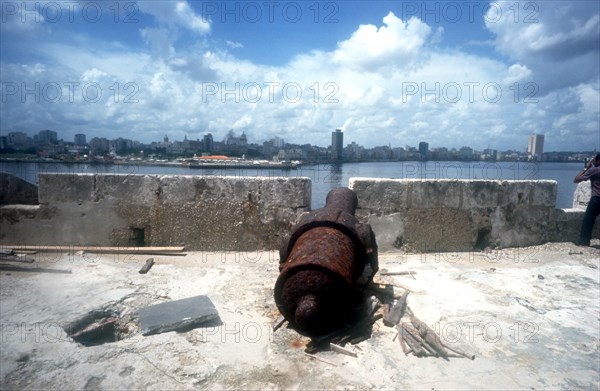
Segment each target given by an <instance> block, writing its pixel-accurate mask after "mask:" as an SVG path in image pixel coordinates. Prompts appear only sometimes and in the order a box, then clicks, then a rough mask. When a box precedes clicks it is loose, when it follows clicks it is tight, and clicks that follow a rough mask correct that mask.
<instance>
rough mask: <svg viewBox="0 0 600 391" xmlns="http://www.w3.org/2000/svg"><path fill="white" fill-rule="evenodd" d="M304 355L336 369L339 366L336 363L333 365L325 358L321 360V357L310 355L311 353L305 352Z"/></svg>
mask: <svg viewBox="0 0 600 391" xmlns="http://www.w3.org/2000/svg"><path fill="white" fill-rule="evenodd" d="M304 354H305V355H307V356H308V357H310V358H312V359H314V360H318V361H321V362H324V363H326V364H329V365H333V366H334V367H337V365H336V364H334V363H332V362H331V361H327V360H325V359H324V358H321V357H319V356H315V355H314V354H310V353H306V352H304Z"/></svg>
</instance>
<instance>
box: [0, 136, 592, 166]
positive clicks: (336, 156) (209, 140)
mask: <svg viewBox="0 0 600 391" xmlns="http://www.w3.org/2000/svg"><path fill="white" fill-rule="evenodd" d="M330 134H331V141H330V143H329V144H328V143H324V144H310V143H305V144H295V143H287V142H285V140H284V139H283V138H281V137H279V136H275V137H273V138H271V139H265V140H254V141H253V140H248V138H247V135H246V134H245V133H244V132H241V134H240V136H237V135H236V133H235V131H233V130H230V131H229V132H228V134H227V136H226V137H225V138H223V139H222V141H216V143H223V144H230V145H238V144H239V143H240V142H241V143H242V144H243V145H257V146H260V145H263V146H264V145H265V144H267V143H272V144H273V148H280V149H286V147H288V148H289V147H294V146H302V145H309V146H311V147H316V148H323V149H331V151H332V152H331V153H332V159H333V160H343V158H342V151H344V150H347V149H350V150H353V149H354V150H355V149H377V148H390V149H392V150H396V149H402V150H407V151H409V150H412V151H418V152H419V154H420V155H421V156H423V157H427V156H428V155H429V152H430V151H432V152H435V151H440V150H442V151H443V150H446V151H460V150H464V149H469V150H472V151H473V152H474V153H483V154H487V153H491V152H494V153H497V152H518V153H526V154H528V155H529V156H531V157H532V158H536V157H537V158H540V157H541V156H542V155H543V154H544V138H545V136H544V135H543V134H535V133H534V134H531V135H530V136H529V137H528V138H527V140H525V142H524V143H523V145H522V148H517V149H508V150H499V149H496V148H492V147H493V146H490V145H488V146H487V147H486V148H483V149H477V148H472V147H471V146H469V145H468V144H465V145H463V146H461V147H460V148H448V147H446V146H443V145H433V146H430V143H429V142H427V141H423V140H422V141H420V142H419V143H418V144H416V145H410V144H404V145H398V146H396V145H393V146H392V144H388V145H379V146H375V147H372V148H368V147H367V148H366V147H364V146H362V145H360V144H357V143H356V141H353V140H347V143H346V145H345V146H344V141H343V140H344V132H343V131H342V130H341V129H335V130H334V131H332V132H330ZM10 136H12V138H14V139H16V140H18V141H17V143H18V144H22V145H25V144H27V143H28V141H27V140H29V142H31V143H32V144H36V145H44V144H56V143H57V142H58V141H60V142H63V143H66V144H74V145H75V146H90V145H91V144H92V143H93V142H94V141H96V142H98V141H99V140H105V142H106V143H109V142H114V141H119V140H123V141H127V142H131V144H132V145H135V147H136V148H141V147H143V146H152V145H163V146H164V145H168V144H178V143H189V142H197V143H198V142H199V143H203V144H202V145H211V146H212V145H213V144H214V142H215V141H213V135H212V133H210V132H204V133H203V134H202V137H196V139H195V140H193V139H191V138H190V139H188V137H187V135H184V139H183V140H173V139H170V138H169V135H168V134H167V133H165V134H164V135H163V138H162V141H160V140H154V141H151V142H149V143H144V142H141V141H140V140H135V139H129V138H124V137H121V136H120V137H117V138H111V139H109V138H106V137H97V136H96V135H91V137H89V141H86V140H88V135H87V134H85V133H78V134H75V135H74V137H73V140H72V141H69V140H64V138H62V137H60V138H59V133H58V132H56V131H53V130H50V129H44V130H40V131H38V132H37V133H33V134H27V133H25V132H10V133H9V136H8V137H7V136H3V135H1V134H0V141H1V143H0V151H1V150H6V147H7V146H10V138H11V137H10ZM107 145H108V144H107ZM209 149H210V148H209ZM336 149H337V151H336ZM589 151H590V150H580V151H564V150H554V151H550V152H549V153H560V152H589ZM595 151H596V150H595V149H594V150H593V152H595Z"/></svg>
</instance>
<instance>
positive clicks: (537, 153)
mask: <svg viewBox="0 0 600 391" xmlns="http://www.w3.org/2000/svg"><path fill="white" fill-rule="evenodd" d="M543 153H544V135H543V134H535V133H534V134H532V135H531V136H529V143H528V144H527V154H528V155H529V157H530V158H532V159H540V158H541V157H542V154H543Z"/></svg>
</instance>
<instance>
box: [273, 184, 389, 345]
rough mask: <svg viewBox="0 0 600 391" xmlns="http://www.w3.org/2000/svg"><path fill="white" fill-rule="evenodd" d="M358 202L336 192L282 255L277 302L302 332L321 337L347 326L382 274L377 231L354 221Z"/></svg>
mask: <svg viewBox="0 0 600 391" xmlns="http://www.w3.org/2000/svg"><path fill="white" fill-rule="evenodd" d="M357 204H358V200H357V198H356V194H354V192H353V191H351V190H349V189H347V188H337V189H333V190H331V191H330V192H329V194H328V195H327V200H326V205H325V207H324V208H321V209H317V210H315V211H312V212H309V213H306V214H304V215H303V216H302V217H301V218H300V222H299V223H298V224H297V225H296V226H295V227H294V228H293V229H292V233H291V235H290V239H289V240H288V241H287V242H285V243H283V246H282V248H281V251H280V271H281V274H280V275H279V278H278V279H277V283H276V284H275V302H276V303H277V306H278V308H279V311H280V312H281V313H282V315H283V316H284V317H285V318H286V319H287V320H288V321H289V322H290V324H291V325H292V327H294V328H295V329H296V330H297V331H298V332H300V333H302V334H305V335H309V336H317V335H322V334H325V333H328V332H331V331H332V330H335V329H336V328H339V327H342V326H344V324H346V323H347V322H348V321H350V319H351V318H352V315H353V313H352V312H353V309H354V308H355V307H356V305H357V303H358V300H359V298H360V296H361V295H360V293H361V292H362V289H363V288H364V286H365V285H366V284H367V283H368V282H369V281H370V280H371V278H372V277H373V275H374V274H375V272H376V271H377V246H376V243H375V237H374V234H373V231H372V230H371V227H370V226H369V225H368V224H362V223H360V222H359V221H358V220H357V219H356V217H355V216H354V212H355V211H356V207H357Z"/></svg>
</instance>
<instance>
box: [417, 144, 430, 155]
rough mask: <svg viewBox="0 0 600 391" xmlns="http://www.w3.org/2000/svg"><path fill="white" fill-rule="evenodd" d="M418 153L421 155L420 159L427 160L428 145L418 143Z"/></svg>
mask: <svg viewBox="0 0 600 391" xmlns="http://www.w3.org/2000/svg"><path fill="white" fill-rule="evenodd" d="M419 153H420V154H421V159H427V158H428V157H429V143H426V142H425V141H421V142H420V143H419Z"/></svg>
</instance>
